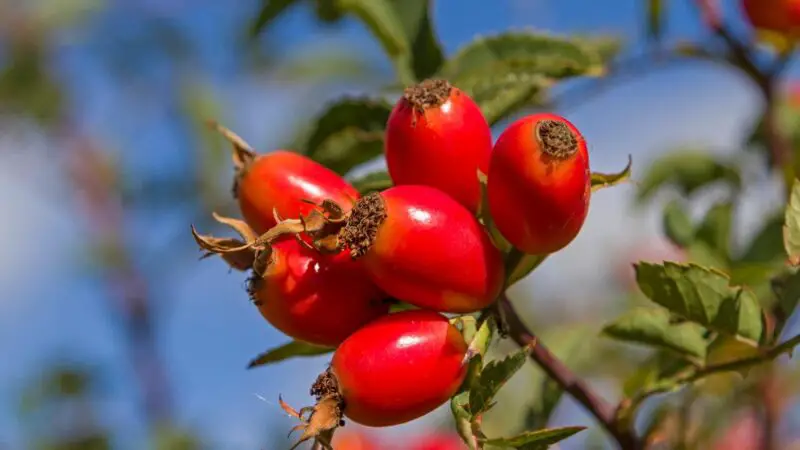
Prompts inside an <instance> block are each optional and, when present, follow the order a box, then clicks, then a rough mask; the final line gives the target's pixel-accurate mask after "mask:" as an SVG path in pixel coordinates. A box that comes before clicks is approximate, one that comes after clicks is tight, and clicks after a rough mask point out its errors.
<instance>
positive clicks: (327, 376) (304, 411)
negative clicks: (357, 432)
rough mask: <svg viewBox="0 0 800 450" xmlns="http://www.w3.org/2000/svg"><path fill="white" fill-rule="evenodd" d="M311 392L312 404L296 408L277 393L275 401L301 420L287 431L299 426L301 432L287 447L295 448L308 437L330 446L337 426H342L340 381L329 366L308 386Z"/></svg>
mask: <svg viewBox="0 0 800 450" xmlns="http://www.w3.org/2000/svg"><path fill="white" fill-rule="evenodd" d="M311 395H313V396H314V398H315V399H316V403H315V404H314V406H306V407H304V408H301V409H300V410H299V411H297V410H295V409H294V408H292V407H291V406H289V405H287V404H286V402H284V401H283V399H281V398H280V397H278V403H280V405H281V408H283V410H284V411H286V413H287V414H289V415H290V416H292V417H294V418H296V419H298V420H300V422H302V423H300V424H299V425H296V426H294V427H293V428H292V429H291V431H290V432H289V435H290V436H291V434H292V433H293V432H295V431H298V430H302V431H303V433H302V434H301V435H300V438H299V439H298V441H297V442H295V444H294V445H293V446H292V447H291V449H290V450H293V449H295V448H297V446H298V445H300V444H302V443H303V442H305V441H307V440H309V439H315V440H316V442H318V443H319V444H320V445H322V447H323V448H326V449H330V450H333V447H332V446H331V439H332V438H333V432H334V431H335V430H336V428H339V427H342V426H344V419H343V417H344V409H345V406H346V405H345V402H344V398H343V397H342V394H341V393H340V392H339V382H338V381H337V379H336V374H334V373H333V371H332V370H331V369H330V368H328V369H327V370H326V371H325V372H323V373H321V374H320V375H319V377H317V381H315V382H314V384H313V385H312V386H311Z"/></svg>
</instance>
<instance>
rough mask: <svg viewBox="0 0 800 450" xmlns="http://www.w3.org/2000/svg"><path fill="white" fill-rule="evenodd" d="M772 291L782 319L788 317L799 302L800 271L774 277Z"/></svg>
mask: <svg viewBox="0 0 800 450" xmlns="http://www.w3.org/2000/svg"><path fill="white" fill-rule="evenodd" d="M771 285H772V291H773V293H774V294H775V298H777V300H778V305H777V306H778V308H779V311H780V313H781V316H782V318H783V320H784V321H785V320H786V319H788V318H789V316H791V315H792V313H793V312H794V310H795V309H796V308H797V304H798V302H800V272H795V273H786V274H782V275H780V276H778V277H776V278H775V279H774V280H773V281H772V283H771Z"/></svg>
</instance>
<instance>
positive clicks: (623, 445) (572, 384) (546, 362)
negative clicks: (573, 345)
mask: <svg viewBox="0 0 800 450" xmlns="http://www.w3.org/2000/svg"><path fill="white" fill-rule="evenodd" d="M499 303H500V308H501V310H502V311H503V312H504V315H505V319H506V322H507V324H508V330H509V336H510V337H511V338H512V339H513V340H514V342H516V343H517V344H519V345H520V346H522V347H525V346H528V345H531V344H532V343H535V345H533V350H532V351H531V353H530V355H531V359H533V361H534V362H535V363H536V364H537V365H538V366H539V367H541V368H542V369H543V370H544V371H545V372H546V373H547V375H548V376H549V377H550V378H552V379H553V380H554V381H555V382H557V383H558V385H559V386H560V387H561V388H562V389H563V390H565V391H566V392H567V393H569V394H570V395H571V396H572V397H573V398H574V399H575V400H577V401H578V402H579V403H580V404H581V405H583V407H584V408H586V409H587V410H588V411H589V412H590V413H591V414H592V415H593V416H594V417H595V419H597V421H598V422H600V424H601V425H602V426H603V428H605V430H606V431H607V432H608V433H609V434H610V435H611V436H612V437H613V438H614V439H615V440H616V441H617V443H618V444H619V446H620V449H622V450H642V449H643V448H644V445H643V443H642V441H641V439H639V438H638V437H637V436H636V435H635V434H634V432H633V430H632V429H631V428H630V427H628V426H625V425H623V424H622V423H621V422H620V421H619V420H617V413H616V408H614V407H613V406H612V405H611V404H609V403H608V402H606V401H605V400H603V398H601V397H600V396H599V395H598V394H597V393H596V392H595V391H594V390H592V389H591V388H590V387H589V386H588V385H587V384H586V383H585V382H584V381H583V380H581V379H580V378H578V376H577V375H575V373H574V372H572V371H571V370H570V369H569V368H568V367H567V366H566V365H565V364H564V363H563V362H562V361H561V360H559V359H558V358H557V357H556V356H555V355H554V354H553V353H552V352H551V351H550V350H549V349H548V348H547V347H546V346H545V345H544V344H543V343H542V341H541V340H540V339H538V338H537V337H536V335H534V334H533V332H531V331H530V330H529V329H528V327H527V326H526V325H525V324H524V323H523V322H522V319H520V317H519V315H518V314H517V312H516V310H515V309H514V306H513V305H512V304H511V302H510V301H509V299H508V297H507V296H506V294H505V293H503V294H501V295H500V300H499Z"/></svg>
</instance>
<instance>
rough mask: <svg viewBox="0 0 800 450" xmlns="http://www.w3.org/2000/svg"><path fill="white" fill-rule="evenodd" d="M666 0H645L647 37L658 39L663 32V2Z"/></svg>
mask: <svg viewBox="0 0 800 450" xmlns="http://www.w3.org/2000/svg"><path fill="white" fill-rule="evenodd" d="M665 2H666V0H647V37H648V38H650V39H651V40H653V41H656V42H658V41H660V40H661V35H662V34H663V32H664V15H665V14H664V3H665Z"/></svg>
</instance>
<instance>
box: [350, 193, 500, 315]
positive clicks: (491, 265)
mask: <svg viewBox="0 0 800 450" xmlns="http://www.w3.org/2000/svg"><path fill="white" fill-rule="evenodd" d="M339 243H340V245H341V246H345V247H348V248H349V249H350V253H351V255H352V256H353V257H354V258H360V259H359V260H360V261H361V262H363V264H364V267H365V268H366V270H367V272H368V273H369V275H370V277H371V278H372V279H373V281H374V282H375V284H377V285H378V287H379V288H381V289H382V290H383V291H384V292H386V293H387V294H388V295H390V296H392V297H394V298H397V299H399V300H402V301H405V302H407V303H410V304H412V305H415V306H418V307H421V308H427V309H432V310H435V311H444V312H453V313H469V312H474V311H477V310H480V309H483V308H485V307H487V306H488V305H489V304H491V303H492V302H493V301H494V300H495V299H496V298H497V296H498V295H499V293H500V290H501V288H502V285H503V278H504V268H503V259H502V254H501V253H500V251H499V250H498V249H497V248H496V247H495V246H494V245H493V244H492V241H491V239H490V238H489V235H488V234H487V233H486V231H485V230H484V228H483V226H482V225H481V224H480V222H478V220H477V219H476V218H475V216H473V215H472V213H471V212H470V211H469V210H468V209H466V208H465V207H464V206H462V205H461V204H459V203H458V202H456V201H455V200H453V199H452V198H451V197H450V196H448V195H447V194H445V193H444V192H442V191H440V190H438V189H435V188H432V187H428V186H413V185H407V186H395V187H392V188H389V189H387V190H385V191H383V192H381V193H372V194H370V195H367V196H365V197H362V198H361V199H360V200H359V201H358V202H357V203H356V205H355V206H354V207H353V210H352V211H351V215H350V217H349V218H348V220H347V223H346V225H345V226H344V228H342V230H341V231H340V232H339Z"/></svg>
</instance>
